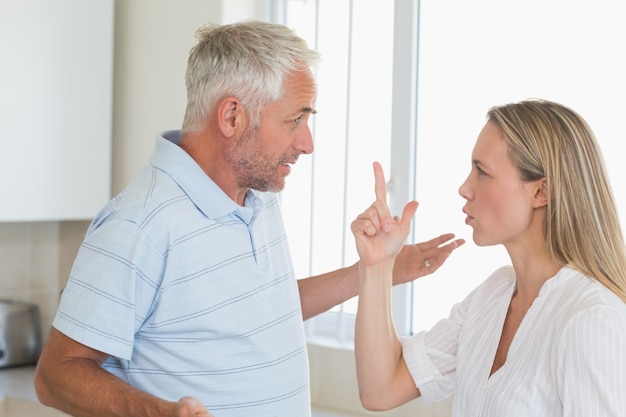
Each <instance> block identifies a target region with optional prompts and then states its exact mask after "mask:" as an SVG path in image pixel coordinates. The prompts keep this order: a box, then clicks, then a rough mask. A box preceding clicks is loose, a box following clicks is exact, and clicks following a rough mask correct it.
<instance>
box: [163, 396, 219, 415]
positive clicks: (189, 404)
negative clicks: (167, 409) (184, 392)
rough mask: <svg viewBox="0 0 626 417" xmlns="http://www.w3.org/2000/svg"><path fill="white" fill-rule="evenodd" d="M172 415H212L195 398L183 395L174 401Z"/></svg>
mask: <svg viewBox="0 0 626 417" xmlns="http://www.w3.org/2000/svg"><path fill="white" fill-rule="evenodd" d="M173 417H213V414H211V413H209V412H208V411H207V410H206V408H205V407H204V404H202V403H201V402H200V401H199V400H197V399H196V398H194V397H183V398H181V399H180V400H178V403H176V408H175V409H174V416H173Z"/></svg>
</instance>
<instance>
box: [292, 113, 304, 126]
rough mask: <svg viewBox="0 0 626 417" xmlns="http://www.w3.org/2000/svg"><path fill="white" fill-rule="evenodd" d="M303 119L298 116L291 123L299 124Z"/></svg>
mask: <svg viewBox="0 0 626 417" xmlns="http://www.w3.org/2000/svg"><path fill="white" fill-rule="evenodd" d="M303 117H304V116H303V115H300V116H298V117H296V118H295V119H294V121H293V122H294V123H295V124H299V123H300V122H301V121H302V118H303Z"/></svg>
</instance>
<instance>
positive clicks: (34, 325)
mask: <svg viewBox="0 0 626 417" xmlns="http://www.w3.org/2000/svg"><path fill="white" fill-rule="evenodd" d="M40 351H41V328H40V324H39V308H38V307H37V305H36V304H33V303H29V302H24V301H16V300H2V299H0V368H5V367H9V366H16V365H26V364H34V363H35V362H37V359H38V358H39V353H40Z"/></svg>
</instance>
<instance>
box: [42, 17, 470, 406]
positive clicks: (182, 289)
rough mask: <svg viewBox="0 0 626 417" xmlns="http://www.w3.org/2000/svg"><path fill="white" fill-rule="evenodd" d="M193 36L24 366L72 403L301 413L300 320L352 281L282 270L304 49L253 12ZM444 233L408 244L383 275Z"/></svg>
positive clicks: (411, 260)
mask: <svg viewBox="0 0 626 417" xmlns="http://www.w3.org/2000/svg"><path fill="white" fill-rule="evenodd" d="M197 36H198V44H197V45H196V46H195V47H194V48H193V49H192V50H191V53H190V57H189V63H188V69H187V75H186V81H187V90H188V105H187V111H186V113H185V119H184V122H183V128H182V131H168V132H164V133H163V134H162V135H161V136H160V137H159V138H157V144H156V150H155V152H154V154H153V156H152V158H151V162H150V165H149V166H148V167H146V168H145V169H144V170H143V171H141V172H140V173H139V174H138V176H137V177H136V178H135V179H134V180H133V181H132V182H131V183H130V184H129V186H128V187H127V188H126V189H125V190H124V191H123V192H122V193H121V194H119V195H118V196H117V197H116V198H114V199H113V200H112V201H111V202H109V203H108V204H107V205H106V206H105V207H104V208H103V209H102V211H101V212H100V213H99V214H98V216H97V217H96V219H95V220H94V221H93V222H92V224H91V226H90V229H89V231H88V233H87V236H86V237H85V241H84V242H83V244H82V245H81V249H80V251H79V254H78V256H77V259H76V261H75V264H74V267H73V268H72V273H71V277H70V279H69V282H68V285H67V287H66V288H65V290H64V293H63V297H62V300H61V305H60V307H59V311H58V313H57V315H56V317H55V320H54V322H53V327H52V329H51V331H50V336H49V338H48V341H47V343H46V346H45V348H44V351H43V353H42V355H41V359H40V361H39V364H38V367H37V372H36V379H35V386H36V389H37V394H38V396H39V399H40V400H41V402H42V403H44V404H46V405H50V406H53V407H56V408H59V409H61V410H63V411H65V412H67V413H69V414H72V415H75V416H89V417H98V416H103V417H104V416H107V417H111V416H124V417H129V416H168V417H169V416H177V417H186V416H204V417H206V416H216V417H227V416H242V415H250V416H256V417H259V416H284V417H296V416H297V417H300V416H309V415H310V395H309V381H308V379H309V378H308V359H307V353H306V344H305V338H304V332H303V326H302V320H303V319H304V320H306V319H307V318H310V317H312V316H314V315H316V314H319V313H321V312H323V311H325V310H327V309H329V308H330V307H332V306H334V305H336V304H338V303H340V302H343V301H345V300H347V299H348V298H350V297H352V296H354V295H356V293H357V287H358V284H357V270H356V265H354V266H351V267H348V268H342V269H340V270H337V271H333V272H330V273H327V274H323V275H319V276H315V277H310V278H307V279H302V280H296V279H295V276H294V272H293V268H292V264H291V259H290V255H289V248H288V246H287V242H286V237H285V232H284V228H283V224H282V219H281V216H280V208H279V204H278V199H277V196H276V194H275V193H276V192H278V191H280V190H282V188H283V186H284V182H285V177H286V176H287V175H288V174H289V172H290V170H291V165H293V164H294V163H295V162H296V161H297V159H298V157H299V156H300V155H301V154H309V153H311V152H313V140H312V136H311V132H310V130H309V127H308V120H309V117H310V116H311V114H313V113H315V100H316V96H317V90H316V85H315V81H314V79H313V75H312V71H311V68H312V66H313V65H315V63H316V62H317V60H318V59H319V56H318V54H317V52H315V51H313V50H311V49H309V48H308V47H307V45H306V43H305V42H304V41H303V40H302V39H300V38H298V37H297V36H295V35H294V34H293V32H291V31H290V30H289V29H287V28H285V27H284V26H280V25H274V24H268V23H262V22H247V23H240V24H234V25H227V26H216V25H208V26H205V27H203V28H201V29H200V30H199V31H198V34H197ZM452 237H453V236H452V235H443V236H441V237H439V238H435V239H433V240H431V241H429V242H425V243H422V244H419V245H410V246H407V247H406V248H405V250H404V251H403V252H402V254H401V256H400V257H399V259H398V262H397V267H396V270H395V272H396V283H400V282H406V281H409V280H411V279H415V278H416V277H418V276H422V275H426V274H428V273H431V272H433V271H434V270H436V269H437V268H438V267H439V266H440V265H441V264H442V263H443V262H444V261H445V259H446V258H447V256H448V255H449V254H450V253H451V252H452V251H453V250H454V249H455V248H456V247H457V246H458V245H459V244H461V243H462V241H452V242H450V243H447V244H445V245H444V243H446V242H447V241H448V240H450V239H452ZM209 412H210V413H209Z"/></svg>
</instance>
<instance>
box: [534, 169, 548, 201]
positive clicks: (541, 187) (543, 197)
mask: <svg viewBox="0 0 626 417" xmlns="http://www.w3.org/2000/svg"><path fill="white" fill-rule="evenodd" d="M533 194H534V195H533V207H535V208H539V207H544V206H546V205H548V198H549V196H548V183H547V182H546V179H545V177H544V178H542V179H540V180H537V181H535V185H534V193H533Z"/></svg>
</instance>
